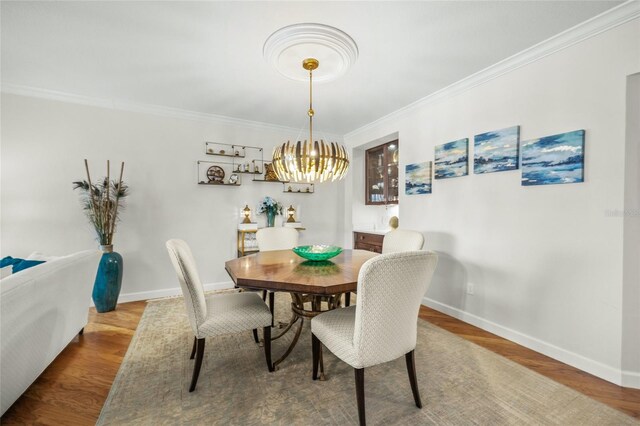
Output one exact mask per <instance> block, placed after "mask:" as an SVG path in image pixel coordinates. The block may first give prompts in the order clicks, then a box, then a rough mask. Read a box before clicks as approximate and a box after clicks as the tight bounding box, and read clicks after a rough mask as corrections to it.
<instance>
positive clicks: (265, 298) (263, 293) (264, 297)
mask: <svg viewBox="0 0 640 426" xmlns="http://www.w3.org/2000/svg"><path fill="white" fill-rule="evenodd" d="M262 300H263V301H265V302H266V301H267V290H262Z"/></svg>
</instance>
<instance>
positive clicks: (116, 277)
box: [92, 245, 123, 312]
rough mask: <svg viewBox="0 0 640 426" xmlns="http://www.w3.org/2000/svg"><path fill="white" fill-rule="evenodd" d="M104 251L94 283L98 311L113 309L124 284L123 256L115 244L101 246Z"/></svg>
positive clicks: (94, 299) (94, 301) (94, 296)
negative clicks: (116, 250)
mask: <svg viewBox="0 0 640 426" xmlns="http://www.w3.org/2000/svg"><path fill="white" fill-rule="evenodd" d="M100 249H101V250H102V251H103V253H102V258H101V259H100V264H99V265H98V273H97V274H96V282H95V283H94V284H93V295H92V296H93V303H94V304H95V305H96V310H97V311H98V312H109V311H113V310H114V309H115V308H116V305H117V304H118V296H120V287H121V286H122V266H123V265H122V256H121V255H120V253H116V252H114V251H113V246H112V245H110V246H100Z"/></svg>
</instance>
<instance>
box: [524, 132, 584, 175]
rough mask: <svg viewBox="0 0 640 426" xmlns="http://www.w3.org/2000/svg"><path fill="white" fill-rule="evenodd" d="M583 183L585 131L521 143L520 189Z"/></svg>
mask: <svg viewBox="0 0 640 426" xmlns="http://www.w3.org/2000/svg"><path fill="white" fill-rule="evenodd" d="M577 182H584V130H576V131H573V132H568V133H561V134H559V135H553V136H545V137H543V138H540V139H533V140H530V141H526V142H523V143H522V185H523V186H532V185H553V184H562V183H577Z"/></svg>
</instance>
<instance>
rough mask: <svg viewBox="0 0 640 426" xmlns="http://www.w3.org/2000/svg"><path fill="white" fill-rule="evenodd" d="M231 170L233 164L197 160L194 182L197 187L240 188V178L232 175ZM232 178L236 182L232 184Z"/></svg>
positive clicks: (235, 174)
mask: <svg viewBox="0 0 640 426" xmlns="http://www.w3.org/2000/svg"><path fill="white" fill-rule="evenodd" d="M233 169H234V164H233V163H224V162H218V161H202V160H199V161H197V162H196V170H197V180H196V182H197V183H198V185H211V186H240V185H242V176H240V175H239V174H237V173H234V172H233ZM234 176H235V179H236V181H235V182H232V180H233V179H234V178H233V177H234Z"/></svg>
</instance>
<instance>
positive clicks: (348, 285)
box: [225, 250, 377, 380]
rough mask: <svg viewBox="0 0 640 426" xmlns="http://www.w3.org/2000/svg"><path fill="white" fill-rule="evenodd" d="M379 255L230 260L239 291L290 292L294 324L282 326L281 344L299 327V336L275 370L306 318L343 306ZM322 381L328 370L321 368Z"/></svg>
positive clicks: (279, 254)
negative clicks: (362, 272) (366, 265)
mask: <svg viewBox="0 0 640 426" xmlns="http://www.w3.org/2000/svg"><path fill="white" fill-rule="evenodd" d="M375 256H377V254H376V253H373V252H370V251H366V250H344V251H343V252H342V253H340V254H339V255H338V256H336V257H334V258H331V259H329V260H324V261H310V260H306V259H303V258H302V257H300V256H298V255H297V254H295V253H294V252H293V251H292V250H275V251H265V252H259V253H256V254H253V255H249V256H244V257H240V258H238V259H233V260H229V261H227V262H226V263H225V269H226V270H227V272H228V273H229V275H230V276H231V279H232V280H233V282H234V283H235V285H236V286H237V287H240V288H244V289H250V290H269V291H274V292H287V293H289V294H290V295H291V313H292V316H291V320H290V321H289V322H288V323H283V324H282V328H283V330H282V332H281V333H279V334H278V335H274V336H273V337H272V338H271V340H277V339H279V338H280V337H282V336H283V335H285V334H286V333H287V332H289V331H290V330H291V329H292V327H293V326H294V324H296V323H297V324H298V327H297V329H296V331H295V335H294V337H293V339H292V341H291V343H290V344H289V346H288V348H287V349H286V351H285V352H284V354H283V355H282V356H281V357H280V358H278V359H277V360H276V361H275V362H274V363H273V366H274V368H276V369H277V367H278V365H279V364H280V363H282V361H284V360H285V358H286V357H287V356H288V355H289V354H290V353H291V351H292V350H293V348H294V347H295V345H296V344H297V342H298V339H299V337H300V334H301V332H302V326H303V324H304V319H305V318H313V317H314V316H316V315H319V314H320V313H322V312H326V311H328V310H331V309H336V308H340V307H341V306H342V295H343V294H349V293H350V292H352V291H356V289H357V286H358V273H359V272H360V268H361V267H362V265H363V264H364V263H365V262H366V261H367V260H369V259H371V258H373V257H375ZM320 379H321V380H323V379H324V367H323V365H322V362H321V364H320Z"/></svg>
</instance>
